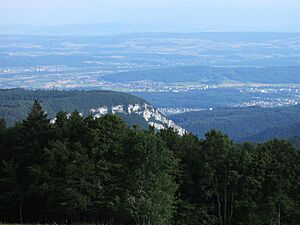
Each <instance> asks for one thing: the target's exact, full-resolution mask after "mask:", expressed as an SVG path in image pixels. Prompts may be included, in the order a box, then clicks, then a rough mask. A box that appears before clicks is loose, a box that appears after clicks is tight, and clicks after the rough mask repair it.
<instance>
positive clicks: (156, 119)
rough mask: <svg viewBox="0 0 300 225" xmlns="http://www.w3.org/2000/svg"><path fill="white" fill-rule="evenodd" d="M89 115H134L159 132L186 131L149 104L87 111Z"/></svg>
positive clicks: (181, 133) (116, 106) (183, 132)
mask: <svg viewBox="0 0 300 225" xmlns="http://www.w3.org/2000/svg"><path fill="white" fill-rule="evenodd" d="M89 111H90V113H91V114H92V115H93V116H94V117H95V118H98V117H101V116H103V115H106V114H108V113H112V114H126V115H131V114H136V115H139V116H141V117H143V118H144V120H145V121H146V122H147V123H148V124H149V125H150V126H153V127H154V128H156V129H158V130H161V129H166V128H173V129H174V130H176V131H177V132H178V134H179V135H183V134H185V133H186V132H187V131H186V130H185V129H183V128H182V127H180V126H178V125H176V124H175V123H174V122H173V121H172V120H170V119H168V118H166V117H165V116H164V115H163V114H162V113H161V112H160V111H159V110H157V109H155V108H154V107H153V106H151V105H149V104H146V103H144V104H130V105H128V106H125V105H115V106H111V107H107V106H104V107H99V108H93V109H90V110H89Z"/></svg>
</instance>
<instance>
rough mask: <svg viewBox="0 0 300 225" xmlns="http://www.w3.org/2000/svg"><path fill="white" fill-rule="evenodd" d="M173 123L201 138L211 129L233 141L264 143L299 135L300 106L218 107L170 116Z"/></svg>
mask: <svg viewBox="0 0 300 225" xmlns="http://www.w3.org/2000/svg"><path fill="white" fill-rule="evenodd" d="M170 118H171V119H172V120H173V121H175V123H176V124H178V125H180V126H182V127H183V128H185V129H187V130H188V131H190V132H192V133H194V134H197V135H198V136H200V137H203V136H204V134H205V133H206V132H207V131H209V130H210V129H213V128H214V129H217V130H221V131H223V132H225V133H226V134H228V135H229V136H230V137H232V138H233V139H234V140H235V141H236V142H247V141H249V142H263V141H266V140H269V139H272V138H283V139H289V138H292V137H294V136H300V105H299V106H292V107H280V108H260V107H247V108H221V109H215V110H212V111H209V110H205V111H199V112H188V113H183V114H177V115H173V116H171V117H170Z"/></svg>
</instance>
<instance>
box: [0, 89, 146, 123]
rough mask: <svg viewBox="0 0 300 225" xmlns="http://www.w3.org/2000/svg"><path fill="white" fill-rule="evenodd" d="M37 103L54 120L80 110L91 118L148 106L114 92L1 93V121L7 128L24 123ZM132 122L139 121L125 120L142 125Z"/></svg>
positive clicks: (135, 98) (31, 91) (24, 91)
mask: <svg viewBox="0 0 300 225" xmlns="http://www.w3.org/2000/svg"><path fill="white" fill-rule="evenodd" d="M34 100H39V101H40V103H41V105H42V106H43V108H44V109H45V111H46V112H47V113H48V115H49V117H50V118H54V117H55V115H56V113H57V112H59V111H65V112H68V113H71V112H73V111H75V110H78V111H79V112H81V113H83V114H84V115H88V114H89V113H90V112H89V110H90V109H92V108H98V107H102V106H107V107H112V106H116V105H124V106H128V105H129V104H144V103H146V101H145V100H143V99H142V98H139V97H136V96H133V95H129V94H126V93H120V92H113V91H78V90H76V91H57V90H25V89H1V90H0V118H5V120H6V122H7V124H8V125H12V124H14V122H16V121H20V120H22V119H24V118H25V117H26V113H27V112H28V110H29V109H30V107H31V105H32V102H33V101H34ZM130 119H133V120H137V119H138V118H134V117H130V118H128V117H126V120H127V121H128V122H130V123H133V122H135V123H139V124H140V123H141V121H140V120H139V121H130Z"/></svg>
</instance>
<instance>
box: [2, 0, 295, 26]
mask: <svg viewBox="0 0 300 225" xmlns="http://www.w3.org/2000/svg"><path fill="white" fill-rule="evenodd" d="M100 23H121V24H122V23H127V24H128V23H133V24H134V23H139V24H149V25H150V24H151V25H154V26H155V25H157V26H166V27H178V26H179V27H180V26H186V27H198V28H199V29H200V28H203V27H204V28H205V29H211V30H213V29H224V30H236V29H239V30H253V31H255V30H257V31H262V30H264V29H265V30H272V31H300V0H0V25H10V24H32V25H66V24H100Z"/></svg>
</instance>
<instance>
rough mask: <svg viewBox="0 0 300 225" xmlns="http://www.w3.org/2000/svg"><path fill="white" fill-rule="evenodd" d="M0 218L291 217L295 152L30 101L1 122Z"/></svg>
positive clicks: (156, 223)
mask: <svg viewBox="0 0 300 225" xmlns="http://www.w3.org/2000/svg"><path fill="white" fill-rule="evenodd" d="M0 162H1V164H0V182H1V185H0V203H1V204H0V221H5V222H24V223H52V222H53V221H55V222H57V223H60V224H61V223H75V222H80V221H86V222H89V223H99V224H138V225H140V224H149V225H152V224H153V225H163V224H178V225H185V224H186V225H193V224H211V225H215V224H221V225H229V224H243V225H247V224H249V225H256V224H257V225H265V224H286V225H287V224H294V225H296V224H299V223H300V196H299V194H298V193H300V178H299V174H300V166H299V162H300V154H299V151H298V150H297V149H295V148H294V147H293V146H292V145H291V144H290V143H289V142H287V141H282V140H272V141H269V142H267V143H264V144H259V145H252V144H244V145H235V144H234V143H233V142H232V140H230V139H229V138H228V136H226V135H224V134H223V133H220V132H217V131H215V130H212V131H211V132H209V133H207V134H206V137H205V139H204V140H199V139H198V138H197V137H195V136H193V135H191V134H186V135H184V136H182V137H180V136H179V135H177V133H176V132H175V131H173V130H171V129H168V130H162V131H160V132H158V133H156V132H154V130H153V129H152V128H150V129H149V130H147V131H143V130H140V129H138V128H136V127H133V128H129V127H128V126H127V125H126V124H125V123H124V122H123V121H122V120H121V119H120V118H118V117H117V116H114V115H106V116H103V117H101V118H97V119H94V118H92V117H87V118H83V117H82V116H80V114H79V113H78V112H74V113H73V114H72V115H71V116H70V117H68V116H67V114H66V113H64V112H60V113H58V114H57V120H56V121H55V123H53V124H51V123H50V121H49V119H48V118H47V115H46V114H45V113H44V112H43V111H42V109H41V107H40V105H39V104H38V103H37V102H35V104H34V105H33V107H32V110H31V112H30V113H29V114H28V116H27V118H26V119H25V120H24V121H22V122H21V123H17V124H15V126H14V127H11V128H7V127H6V126H5V121H1V122H0Z"/></svg>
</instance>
